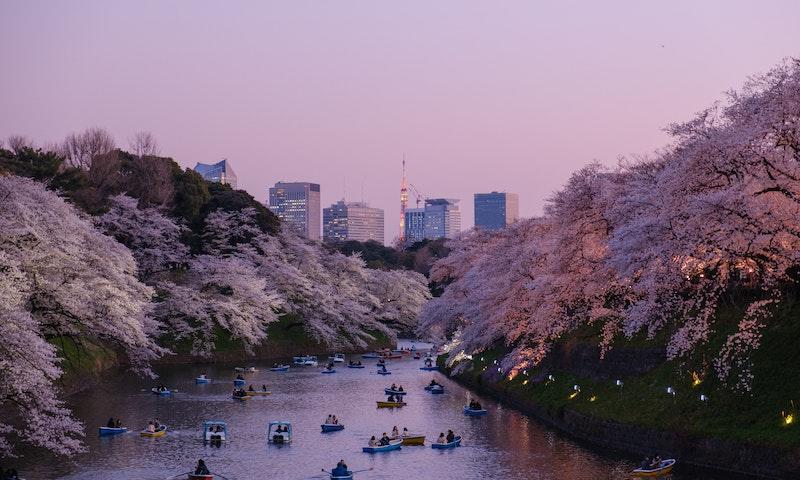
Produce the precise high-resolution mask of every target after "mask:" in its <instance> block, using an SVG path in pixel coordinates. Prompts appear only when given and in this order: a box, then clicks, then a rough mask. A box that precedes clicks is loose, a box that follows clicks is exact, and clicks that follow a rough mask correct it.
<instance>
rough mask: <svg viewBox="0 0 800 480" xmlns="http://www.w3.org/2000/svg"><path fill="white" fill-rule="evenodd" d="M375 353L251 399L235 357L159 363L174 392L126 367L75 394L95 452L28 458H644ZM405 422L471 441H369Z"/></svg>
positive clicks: (251, 466)
mask: <svg viewBox="0 0 800 480" xmlns="http://www.w3.org/2000/svg"><path fill="white" fill-rule="evenodd" d="M367 362H368V363H367ZM365 363H367V365H368V368H366V369H363V370H358V369H348V368H346V367H344V366H339V367H338V368H337V373H336V374H333V375H322V374H320V373H319V369H315V368H306V369H295V368H292V369H291V370H290V371H289V372H287V373H276V372H269V371H268V367H267V366H265V365H262V366H259V368H260V369H261V370H260V371H259V372H258V373H255V374H249V375H247V376H246V378H247V379H248V381H250V382H252V383H253V384H255V385H257V386H260V385H261V384H266V385H267V387H268V389H269V390H271V391H272V392H273V393H272V395H268V396H263V397H254V398H253V399H252V400H250V401H248V402H239V401H235V400H232V399H231V398H230V392H231V388H232V380H233V378H234V376H235V375H234V374H233V370H232V368H231V367H232V365H229V366H202V367H201V366H170V367H163V368H160V369H159V373H160V375H161V379H160V380H159V382H161V383H164V384H167V385H170V386H173V387H175V388H177V389H178V393H176V394H175V395H174V396H172V397H158V396H156V395H152V394H151V393H149V391H147V390H148V389H149V388H150V387H151V384H150V382H148V381H146V380H143V379H138V378H131V377H129V376H120V377H119V378H115V379H113V380H109V381H107V382H106V383H104V384H103V385H100V386H99V387H98V388H96V389H94V390H92V391H90V392H85V393H82V394H80V395H77V396H75V397H73V398H72V403H73V407H74V409H75V412H76V414H77V416H78V417H79V418H81V419H82V420H83V421H84V422H85V423H86V425H87V426H88V427H87V430H88V434H87V438H86V444H87V446H88V448H89V451H88V452H87V453H86V454H83V455H80V456H78V457H77V458H76V459H75V460H74V461H69V462H66V463H64V462H63V461H59V460H57V459H53V458H49V457H43V456H42V455H41V454H40V453H39V454H37V455H28V456H26V458H24V459H22V461H21V466H22V468H23V469H24V472H25V476H26V477H27V478H28V479H37V478H58V477H61V478H67V479H98V480H99V479H108V478H114V479H137V480H138V479H165V478H167V477H169V476H171V475H175V474H178V473H180V472H185V471H187V470H189V469H190V468H191V467H192V466H193V465H195V463H196V462H197V460H198V459H199V458H203V459H205V461H206V463H207V464H208V466H209V468H210V469H211V470H212V471H217V472H219V473H221V474H223V475H225V476H226V477H227V478H229V479H231V480H234V479H238V480H243V479H255V478H271V479H276V480H281V479H292V480H297V479H304V478H322V477H319V476H316V475H318V473H319V472H320V470H321V469H322V468H326V469H330V468H332V467H333V466H334V465H335V464H336V462H337V461H338V460H339V459H341V458H343V459H345V460H346V461H347V463H348V465H349V466H350V467H351V468H352V469H361V468H370V467H372V468H373V470H372V471H369V472H365V473H362V474H358V475H356V478H358V479H393V480H394V479H397V478H411V479H440V480H446V479H473V478H492V479H512V480H516V479H519V480H523V479H524V480H528V479H548V480H597V479H606V478H609V479H610V478H614V479H616V478H628V476H627V472H629V471H630V470H631V469H632V468H633V465H632V463H631V462H629V461H626V460H620V459H618V458H609V457H606V456H601V455H599V454H597V453H596V452H593V451H591V450H587V449H585V448H582V447H580V446H578V445H576V444H575V443H573V442H571V441H569V440H566V439H564V438H563V437H561V436H560V435H557V434H554V433H553V432H552V431H551V430H549V429H547V428H545V427H543V426H541V425H540V424H538V423H537V422H535V421H532V420H531V419H529V418H528V417H525V416H523V415H521V414H520V413H518V412H516V411H515V410H512V409H509V408H505V407H503V406H500V405H498V404H497V403H495V402H493V401H492V400H491V399H489V398H486V397H483V396H481V395H476V394H474V393H472V392H469V391H468V390H466V389H464V388H462V387H460V386H458V385H457V384H455V383H453V382H451V381H449V380H447V379H446V378H445V377H444V376H443V375H441V374H439V373H435V372H422V371H420V370H419V368H418V367H419V366H420V365H421V361H420V360H413V359H403V360H393V361H391V366H390V369H391V370H392V372H393V373H392V375H390V376H387V377H382V376H380V375H377V374H376V373H375V369H374V368H373V367H372V364H373V363H374V360H369V361H365ZM201 373H207V374H208V375H209V377H210V378H212V379H213V382H212V383H211V384H208V385H195V383H194V378H195V377H197V376H198V375H199V374H201ZM431 378H436V380H437V381H438V382H440V383H443V384H444V385H445V388H446V392H445V394H444V395H430V394H428V393H426V392H425V391H424V390H423V389H424V387H425V385H427V384H428V382H429V381H430V380H431ZM391 383H397V384H398V385H403V387H404V388H405V389H406V390H407V391H409V392H410V393H409V394H408V395H407V396H406V401H407V402H408V406H406V407H404V408H401V409H378V408H376V404H375V401H376V400H382V399H385V396H384V395H383V388H384V387H386V386H388V385H390V384H391ZM469 396H473V397H476V398H477V399H478V400H479V401H480V402H481V403H482V404H483V405H484V406H485V407H486V408H488V409H489V414H488V415H486V416H484V417H467V416H465V415H463V413H462V410H461V409H462V406H463V405H464V404H465V402H466V399H467V398H468V397H469ZM329 414H335V415H337V416H338V417H339V418H340V419H341V422H342V423H344V424H345V430H343V431H340V432H335V433H326V434H321V433H320V424H321V423H323V421H324V420H325V418H326V417H327V416H328V415H329ZM110 416H115V417H116V416H120V417H121V418H122V421H123V423H124V424H125V425H126V426H128V428H130V429H131V430H132V432H133V433H128V434H124V435H119V436H113V437H98V436H97V430H96V429H97V427H98V426H100V425H104V424H105V422H106V420H107V419H108V417H110ZM154 417H155V418H158V419H160V420H161V421H162V422H163V423H166V424H167V425H168V426H169V431H168V433H167V435H166V436H165V437H163V438H155V439H149V438H141V437H140V436H139V435H138V431H139V430H141V429H142V428H144V427H145V426H146V425H147V421H148V420H149V419H151V418H154ZM205 420H221V421H224V422H227V424H228V432H229V433H228V435H229V437H228V440H227V441H226V442H225V443H224V444H223V445H222V446H221V447H214V446H211V445H208V444H206V445H204V444H203V441H202V423H203V421H205ZM273 420H285V421H289V422H291V423H292V426H293V430H294V440H293V443H292V445H290V446H276V445H268V444H267V440H266V434H267V424H268V422H269V421H273ZM395 425H396V426H397V427H398V428H399V429H400V430H402V429H403V428H404V427H407V428H408V429H409V431H411V432H413V433H424V434H425V435H426V436H427V438H426V441H427V442H428V443H430V442H431V441H435V439H436V437H437V436H438V435H439V433H440V432H446V431H447V430H448V429H452V430H453V431H454V432H455V433H456V434H457V435H462V436H463V443H462V445H463V446H462V447H460V448H457V449H453V450H434V449H431V448H430V446H429V445H428V446H425V447H411V446H408V447H403V448H402V450H400V451H397V452H390V453H384V454H374V455H369V454H364V453H361V447H362V446H364V445H366V443H367V441H368V439H369V438H370V436H371V435H376V436H377V435H380V434H382V433H383V432H390V431H391V429H392V427H393V426H395ZM688 478H693V479H694V478H707V477H695V476H692V477H679V476H674V479H675V480H686V479H688Z"/></svg>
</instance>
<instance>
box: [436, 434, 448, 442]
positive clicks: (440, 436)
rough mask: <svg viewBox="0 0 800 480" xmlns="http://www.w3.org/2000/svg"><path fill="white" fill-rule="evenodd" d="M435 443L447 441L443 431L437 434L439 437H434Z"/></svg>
mask: <svg viewBox="0 0 800 480" xmlns="http://www.w3.org/2000/svg"><path fill="white" fill-rule="evenodd" d="M436 443H447V438H446V437H445V436H444V432H442V433H440V434H439V438H437V439H436Z"/></svg>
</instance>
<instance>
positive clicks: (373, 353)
mask: <svg viewBox="0 0 800 480" xmlns="http://www.w3.org/2000/svg"><path fill="white" fill-rule="evenodd" d="M361 358H380V355H378V354H377V353H375V352H370V353H365V354H363V355H361Z"/></svg>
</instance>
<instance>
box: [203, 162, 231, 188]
mask: <svg viewBox="0 0 800 480" xmlns="http://www.w3.org/2000/svg"><path fill="white" fill-rule="evenodd" d="M194 171H195V172H197V173H199V174H200V175H201V176H202V177H203V178H205V179H206V180H208V181H209V182H216V183H221V184H223V185H230V186H231V188H232V189H234V190H236V183H237V178H236V174H235V173H233V169H232V168H231V163H230V162H229V161H228V159H227V158H223V159H222V160H221V161H219V162H217V163H214V164H211V165H209V164H207V163H200V162H198V163H197V165H195V167H194Z"/></svg>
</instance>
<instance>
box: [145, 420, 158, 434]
mask: <svg viewBox="0 0 800 480" xmlns="http://www.w3.org/2000/svg"><path fill="white" fill-rule="evenodd" d="M147 431H148V432H149V433H155V431H156V425H155V424H154V423H153V421H152V420H151V421H149V422H147Z"/></svg>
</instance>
